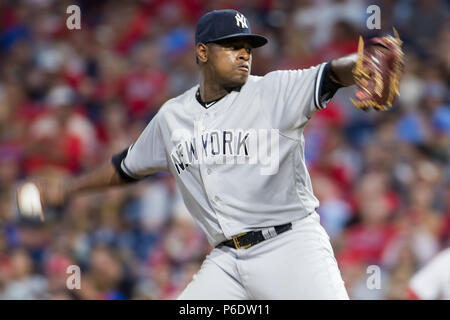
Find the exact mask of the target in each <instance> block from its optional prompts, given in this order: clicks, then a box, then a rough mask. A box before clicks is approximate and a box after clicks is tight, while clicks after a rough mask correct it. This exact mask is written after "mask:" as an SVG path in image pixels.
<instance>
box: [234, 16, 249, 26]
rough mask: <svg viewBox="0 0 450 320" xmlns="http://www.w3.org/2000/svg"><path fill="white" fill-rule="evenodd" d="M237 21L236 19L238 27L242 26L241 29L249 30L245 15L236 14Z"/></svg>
mask: <svg viewBox="0 0 450 320" xmlns="http://www.w3.org/2000/svg"><path fill="white" fill-rule="evenodd" d="M235 19H236V25H237V26H238V27H239V25H240V27H241V28H248V26H247V19H245V17H244V15H243V14H241V13H236V16H235Z"/></svg>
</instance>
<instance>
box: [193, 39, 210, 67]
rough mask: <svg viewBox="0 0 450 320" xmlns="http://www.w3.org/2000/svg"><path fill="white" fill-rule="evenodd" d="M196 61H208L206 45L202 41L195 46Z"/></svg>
mask: <svg viewBox="0 0 450 320" xmlns="http://www.w3.org/2000/svg"><path fill="white" fill-rule="evenodd" d="M196 61H197V63H200V62H203V63H206V62H207V61H208V46H207V45H206V44H204V43H199V44H197V47H196Z"/></svg>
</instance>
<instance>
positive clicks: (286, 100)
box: [120, 63, 334, 246]
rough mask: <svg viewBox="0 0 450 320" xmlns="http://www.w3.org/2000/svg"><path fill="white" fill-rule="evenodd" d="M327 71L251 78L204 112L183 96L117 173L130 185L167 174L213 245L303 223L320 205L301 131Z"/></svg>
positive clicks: (191, 95) (192, 97) (317, 103)
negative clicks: (130, 181) (131, 181)
mask: <svg viewBox="0 0 450 320" xmlns="http://www.w3.org/2000/svg"><path fill="white" fill-rule="evenodd" d="M326 66H327V64H326V63H323V64H320V65H318V66H315V67H311V68H309V69H305V70H286V71H274V72H270V73H268V74H267V75H265V76H263V77H260V76H251V75H250V76H249V77H248V80H247V82H246V83H245V84H244V85H243V86H242V87H241V88H240V90H236V91H231V92H230V93H229V94H227V95H226V96H225V97H223V98H222V99H220V100H219V101H217V102H216V103H214V104H212V105H211V106H209V107H207V108H206V107H205V106H203V105H201V104H200V103H199V101H198V100H197V99H196V92H197V90H198V85H197V86H195V87H193V88H191V89H189V90H187V91H186V92H185V93H183V94H181V95H180V96H178V97H176V98H173V99H171V100H169V101H167V102H166V103H165V104H164V105H163V106H162V107H161V108H160V110H159V111H158V113H157V114H156V115H155V117H154V118H153V119H152V120H151V121H150V123H149V124H148V126H147V127H146V128H145V130H144V131H143V132H142V134H141V135H140V137H139V138H138V139H137V141H136V142H135V143H134V144H133V145H131V146H130V148H128V152H127V154H126V156H125V157H124V158H123V160H122V162H121V164H120V168H121V170H122V171H123V172H124V173H125V174H126V175H127V176H129V177H131V178H134V179H140V178H143V177H146V176H148V175H149V174H152V173H154V172H156V171H162V170H169V171H170V172H171V173H172V174H173V176H174V177H175V179H176V181H177V183H178V186H179V188H180V190H181V193H182V195H183V199H184V201H185V203H186V206H187V208H188V209H189V211H190V212H191V214H192V216H193V217H194V219H195V220H196V222H197V223H198V225H199V226H200V227H201V229H202V230H203V231H204V232H205V233H206V235H207V237H208V241H209V242H210V244H211V245H213V246H215V245H217V244H219V243H221V242H222V241H224V240H226V239H230V238H231V237H232V236H234V235H237V234H240V233H243V232H247V231H249V230H253V229H258V228H264V227H270V226H274V225H280V224H284V223H288V222H291V221H294V220H298V219H300V218H303V217H305V216H306V215H308V214H309V213H311V212H314V211H315V209H316V208H317V207H318V206H319V201H318V200H317V198H316V197H315V196H314V194H313V189H312V186H311V180H310V177H309V174H308V170H307V168H306V164H305V157H304V148H305V141H304V137H303V129H304V127H305V125H306V124H307V122H308V121H309V119H310V118H311V116H312V115H313V114H314V113H315V112H316V111H317V110H319V109H321V108H324V106H325V105H326V103H327V102H328V101H329V99H330V98H331V96H332V94H331V96H328V97H326V96H325V98H324V95H323V94H322V93H321V86H322V83H323V81H322V78H323V74H324V69H326ZM333 93H334V92H333Z"/></svg>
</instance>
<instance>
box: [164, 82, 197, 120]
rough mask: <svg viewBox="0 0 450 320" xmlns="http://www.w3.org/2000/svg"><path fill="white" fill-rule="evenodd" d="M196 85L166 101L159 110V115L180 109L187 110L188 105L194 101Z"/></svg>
mask: <svg viewBox="0 0 450 320" xmlns="http://www.w3.org/2000/svg"><path fill="white" fill-rule="evenodd" d="M197 89H198V85H196V86H194V87H192V88H190V89H188V90H186V91H185V92H183V93H182V94H180V95H178V96H176V97H173V98H171V99H169V100H167V101H166V102H165V103H164V104H163V105H162V106H161V108H160V109H159V113H165V112H171V111H174V110H178V111H179V110H180V109H182V108H189V104H191V103H192V101H193V100H195V92H196V91H197Z"/></svg>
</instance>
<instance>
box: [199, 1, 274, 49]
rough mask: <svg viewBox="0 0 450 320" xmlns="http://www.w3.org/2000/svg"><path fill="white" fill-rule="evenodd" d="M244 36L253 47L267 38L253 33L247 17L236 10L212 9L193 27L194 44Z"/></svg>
mask: <svg viewBox="0 0 450 320" xmlns="http://www.w3.org/2000/svg"><path fill="white" fill-rule="evenodd" d="M236 37H246V38H248V40H249V42H250V45H251V46H252V47H253V48H257V47H261V46H263V45H265V44H266V43H267V41H268V40H267V38H266V37H264V36H261V35H258V34H253V33H252V31H251V29H250V24H249V23H248V20H247V18H246V17H245V16H244V15H243V14H242V13H240V12H239V11H236V10H230V9H227V10H214V11H211V12H208V13H206V14H205V15H203V16H202V17H201V18H200V20H199V21H198V23H197V28H196V29H195V45H197V44H199V43H208V42H214V41H219V40H224V39H229V38H236Z"/></svg>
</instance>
